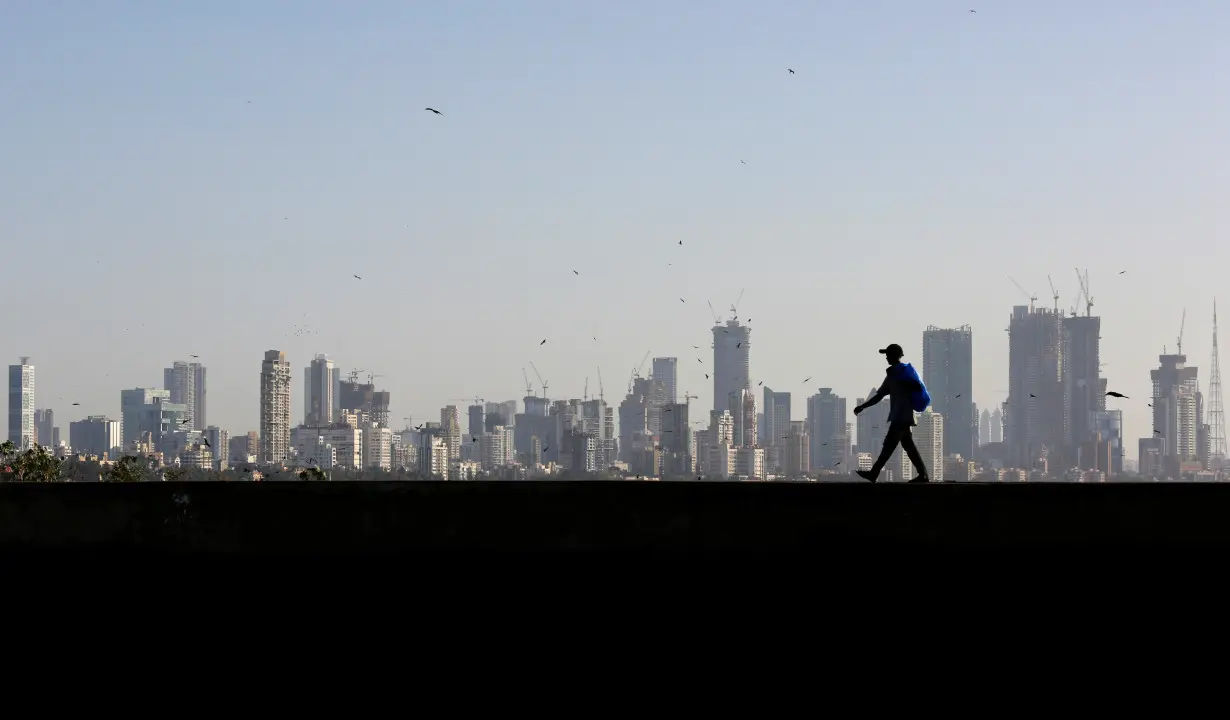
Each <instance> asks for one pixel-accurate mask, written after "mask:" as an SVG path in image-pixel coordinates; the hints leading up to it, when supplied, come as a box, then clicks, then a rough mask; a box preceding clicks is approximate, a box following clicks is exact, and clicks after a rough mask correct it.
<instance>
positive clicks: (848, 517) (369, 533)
mask: <svg viewBox="0 0 1230 720" xmlns="http://www.w3.org/2000/svg"><path fill="white" fill-rule="evenodd" d="M1227 510H1230V485H1222V484H1105V485H1075V484H1020V485H1015V484H1014V485H1006V484H992V485H974V484H969V485H966V484H960V485H945V484H937V485H930V486H926V485H884V484H881V485H870V484H854V483H849V484H845V483H843V484H838V483H831V484H827V483H812V484H801V483H800V484H795V483H733V482H731V483H691V482H688V483H654V482H580V483H568V482H515V483H509V482H495V483H435V482H401V483H347V482H335V483H329V482H311V483H308V482H284V483H252V482H242V483H240V482H235V483H221V482H218V483H135V484H109V483H83V484H71V483H70V484H21V483H4V484H0V550H9V551H11V550H18V549H22V548H65V549H67V548H89V547H96V548H98V547H101V548H105V547H116V548H119V547H128V548H142V549H149V550H206V551H243V552H253V553H263V552H325V553H348V552H395V551H401V550H410V549H425V548H446V547H448V548H496V549H506V550H517V549H537V548H587V547H664V548H730V547H751V548H807V547H813V548H824V549H833V548H834V547H835V543H841V544H846V543H861V544H863V545H867V544H875V545H884V544H900V543H908V544H918V543H923V544H926V543H938V544H954V545H988V544H989V545H1001V546H1004V545H1030V544H1060V543H1093V544H1114V543H1170V544H1191V543H1209V542H1214V543H1225V542H1227V540H1230V525H1228V524H1227V523H1225V521H1224V518H1225V517H1227Z"/></svg>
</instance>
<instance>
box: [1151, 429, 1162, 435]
mask: <svg viewBox="0 0 1230 720" xmlns="http://www.w3.org/2000/svg"><path fill="white" fill-rule="evenodd" d="M1153 434H1154V435H1161V434H1162V431H1161V430H1154V431H1153Z"/></svg>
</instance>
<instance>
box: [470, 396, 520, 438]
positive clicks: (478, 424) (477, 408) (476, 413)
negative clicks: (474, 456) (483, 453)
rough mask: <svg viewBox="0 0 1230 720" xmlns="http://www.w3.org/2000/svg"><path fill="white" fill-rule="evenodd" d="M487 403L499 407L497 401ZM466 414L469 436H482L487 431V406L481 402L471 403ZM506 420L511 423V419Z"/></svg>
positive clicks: (498, 423)
mask: <svg viewBox="0 0 1230 720" xmlns="http://www.w3.org/2000/svg"><path fill="white" fill-rule="evenodd" d="M488 404H489V405H495V406H496V407H499V405H498V403H488ZM466 414H467V419H468V421H469V422H468V427H469V431H470V437H472V438H476V437H482V435H483V434H484V433H485V432H487V407H486V406H485V405H481V404H477V405H471V406H470V407H469V408H468V409H467V410H466ZM508 422H509V424H511V419H510V420H509V421H508ZM495 425H504V423H502V422H496V423H495Z"/></svg>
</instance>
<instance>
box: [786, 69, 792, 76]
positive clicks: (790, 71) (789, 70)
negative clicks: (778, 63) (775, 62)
mask: <svg viewBox="0 0 1230 720" xmlns="http://www.w3.org/2000/svg"><path fill="white" fill-rule="evenodd" d="M786 72H788V73H790V74H791V75H793V74H794V71H793V70H791V69H790V68H786Z"/></svg>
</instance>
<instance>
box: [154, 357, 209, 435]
mask: <svg viewBox="0 0 1230 720" xmlns="http://www.w3.org/2000/svg"><path fill="white" fill-rule="evenodd" d="M162 387H163V388H165V389H166V390H167V392H169V393H171V402H172V403H175V404H177V405H183V406H184V407H186V408H188V417H187V420H188V423H187V424H186V425H185V426H184V427H183V428H180V429H181V430H204V429H205V426H204V425H200V424H198V423H201V422H204V421H205V368H204V367H202V366H201V364H200V363H190V362H183V361H177V362H175V363H172V364H171V367H169V368H167V369H165V370H163V371H162Z"/></svg>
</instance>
